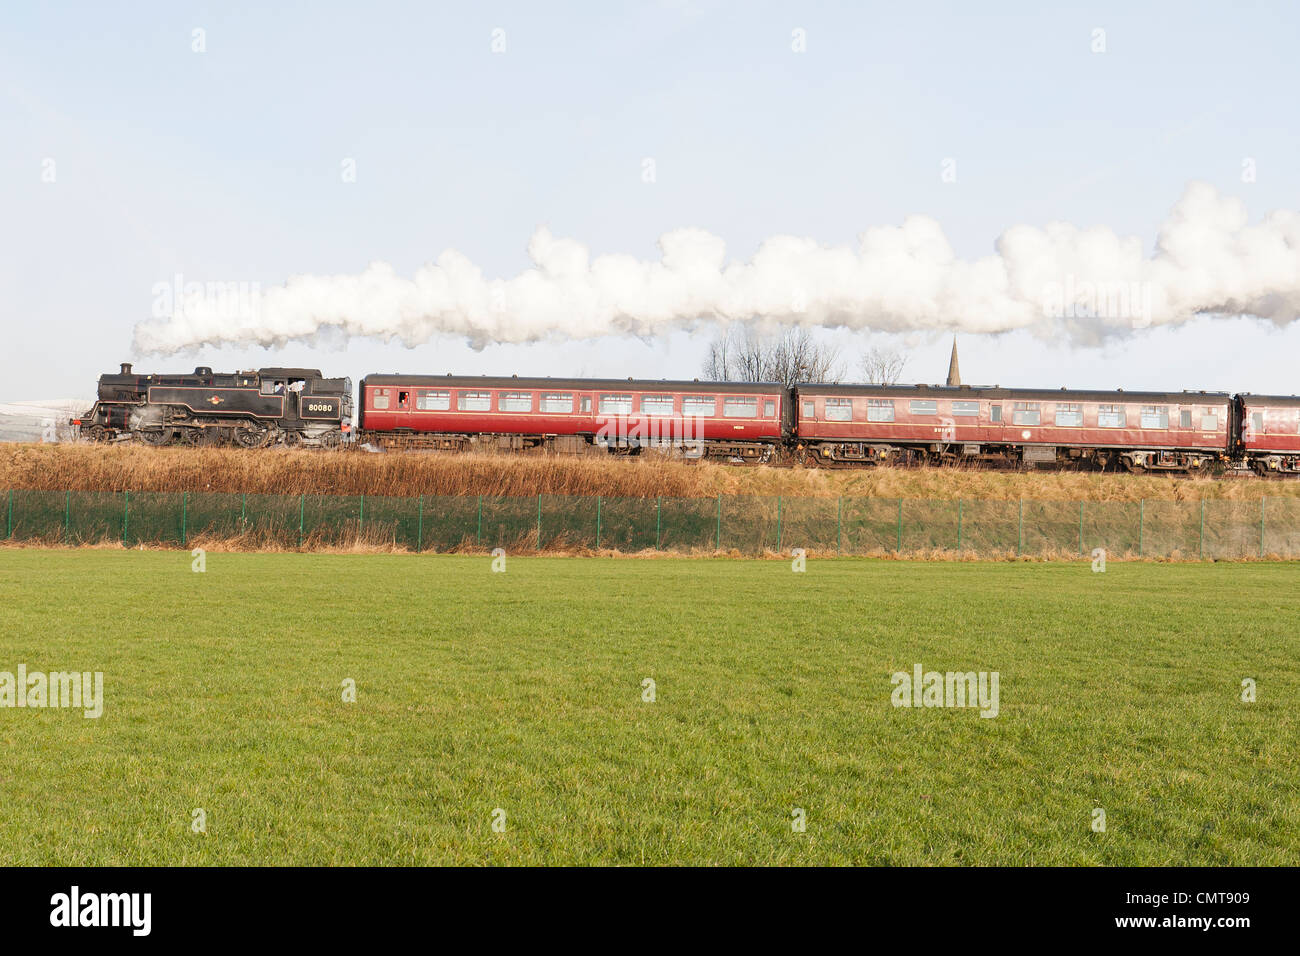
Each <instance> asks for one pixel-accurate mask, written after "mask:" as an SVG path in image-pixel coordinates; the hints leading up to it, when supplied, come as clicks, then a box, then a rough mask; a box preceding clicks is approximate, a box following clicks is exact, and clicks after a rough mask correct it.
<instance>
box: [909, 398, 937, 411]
mask: <svg viewBox="0 0 1300 956" xmlns="http://www.w3.org/2000/svg"><path fill="white" fill-rule="evenodd" d="M910 408H911V412H912V414H913V415H938V414H939V403H938V402H931V401H928V400H927V401H921V400H917V401H914V402H912V404H911V406H910Z"/></svg>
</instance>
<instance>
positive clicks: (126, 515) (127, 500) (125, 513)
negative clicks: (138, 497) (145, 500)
mask: <svg viewBox="0 0 1300 956" xmlns="http://www.w3.org/2000/svg"><path fill="white" fill-rule="evenodd" d="M130 523H131V492H129V491H124V492H122V545H123V547H125V546H126V532H127V529H128V528H129V527H130Z"/></svg>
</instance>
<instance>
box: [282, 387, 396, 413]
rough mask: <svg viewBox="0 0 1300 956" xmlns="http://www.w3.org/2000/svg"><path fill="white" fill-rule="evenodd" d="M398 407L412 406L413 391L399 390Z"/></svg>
mask: <svg viewBox="0 0 1300 956" xmlns="http://www.w3.org/2000/svg"><path fill="white" fill-rule="evenodd" d="M289 387H290V388H291V389H292V388H293V386H292V385H290V386H289ZM397 407H398V408H410V407H411V393H410V392H398V393H397Z"/></svg>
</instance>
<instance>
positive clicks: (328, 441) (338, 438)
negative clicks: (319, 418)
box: [320, 431, 343, 448]
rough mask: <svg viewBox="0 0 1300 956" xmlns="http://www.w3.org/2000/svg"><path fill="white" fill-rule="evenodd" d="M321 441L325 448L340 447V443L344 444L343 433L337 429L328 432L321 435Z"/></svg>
mask: <svg viewBox="0 0 1300 956" xmlns="http://www.w3.org/2000/svg"><path fill="white" fill-rule="evenodd" d="M320 443H321V447H323V448H338V447H339V445H341V444H343V433H342V432H335V431H331V432H326V433H325V434H324V435H321V436H320Z"/></svg>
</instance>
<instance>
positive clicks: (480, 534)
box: [474, 495, 483, 547]
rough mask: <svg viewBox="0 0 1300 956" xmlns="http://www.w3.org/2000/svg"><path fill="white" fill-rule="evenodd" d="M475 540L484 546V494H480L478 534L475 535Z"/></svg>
mask: <svg viewBox="0 0 1300 956" xmlns="http://www.w3.org/2000/svg"><path fill="white" fill-rule="evenodd" d="M474 542H475V543H476V544H477V545H478V546H479V547H482V546H483V496H482V495H479V496H478V534H477V535H476V536H475V538H474Z"/></svg>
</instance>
